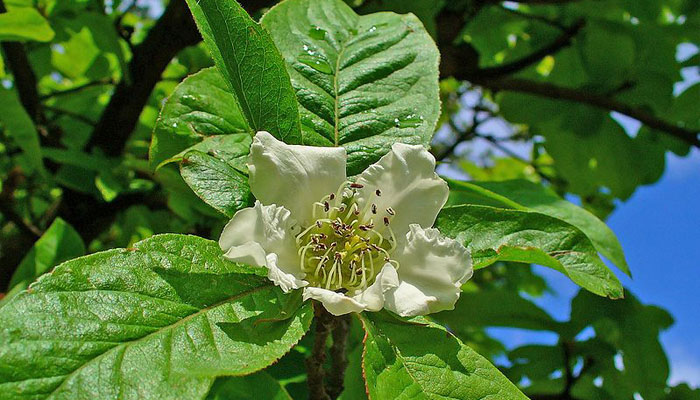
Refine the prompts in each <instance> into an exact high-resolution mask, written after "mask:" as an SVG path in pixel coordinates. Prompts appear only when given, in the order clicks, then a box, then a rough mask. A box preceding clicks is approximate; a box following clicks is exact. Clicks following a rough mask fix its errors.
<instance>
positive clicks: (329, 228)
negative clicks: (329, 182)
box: [295, 182, 398, 294]
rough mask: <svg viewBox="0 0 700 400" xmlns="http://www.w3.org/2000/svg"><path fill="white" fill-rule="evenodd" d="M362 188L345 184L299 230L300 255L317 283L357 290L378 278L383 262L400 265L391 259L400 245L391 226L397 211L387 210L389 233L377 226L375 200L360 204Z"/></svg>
mask: <svg viewBox="0 0 700 400" xmlns="http://www.w3.org/2000/svg"><path fill="white" fill-rule="evenodd" d="M362 187H364V185H362V184H357V183H351V182H344V183H343V184H342V185H341V186H340V187H339V188H338V191H337V192H336V193H330V194H328V195H326V196H324V197H323V198H322V199H321V200H320V201H319V202H316V203H314V205H313V212H312V215H313V216H314V219H315V220H314V223H313V224H311V226H309V227H307V228H305V229H301V228H300V229H298V230H299V231H302V232H301V233H299V234H298V235H296V237H295V238H296V242H297V248H298V255H299V257H300V262H301V265H302V269H303V271H304V272H306V274H307V279H308V280H309V282H310V284H311V285H313V286H317V287H322V288H326V289H327V290H333V291H336V292H339V293H350V294H356V293H357V292H358V291H359V290H363V289H365V288H367V286H368V285H370V284H372V283H373V282H374V280H375V278H376V275H377V273H378V272H379V270H378V269H379V268H378V267H379V266H380V264H382V263H389V264H391V265H392V266H395V267H398V262H396V261H394V260H391V257H390V256H391V253H392V252H393V251H394V249H395V247H396V238H395V236H394V232H393V230H392V229H391V228H390V227H389V223H390V222H391V216H393V215H395V212H394V210H393V209H391V208H386V214H384V216H382V221H383V222H384V224H385V225H386V228H382V229H387V230H388V232H389V233H388V234H387V233H386V232H384V231H382V230H379V229H375V217H374V215H377V213H378V206H377V204H376V203H373V202H371V201H366V202H365V203H362V204H361V205H360V203H358V201H357V199H358V197H359V196H360V193H358V191H357V190H356V189H360V188H362ZM375 189H376V188H375ZM375 194H376V195H377V196H380V195H381V191H380V190H379V189H376V190H375ZM370 212H371V213H370ZM317 215H318V216H320V218H318V217H317ZM309 250H311V251H309ZM377 263H380V264H377Z"/></svg>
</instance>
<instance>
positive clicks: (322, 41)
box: [261, 0, 440, 175]
mask: <svg viewBox="0 0 700 400" xmlns="http://www.w3.org/2000/svg"><path fill="white" fill-rule="evenodd" d="M261 23H262V24H263V26H264V27H265V28H267V29H268V30H269V31H270V33H271V35H272V38H273V40H274V41H275V44H276V45H277V47H278V48H279V49H280V51H281V52H282V54H283V55H284V59H285V61H286V62H287V70H288V71H289V74H290V76H291V78H292V85H293V86H294V89H295V90H296V94H297V99H298V100H299V107H300V108H299V110H300V113H301V122H302V132H303V136H304V143H305V144H313V145H321V146H330V145H336V146H338V145H341V146H343V147H345V148H346V149H347V152H348V173H349V174H351V175H352V174H357V173H359V172H361V171H362V170H363V169H364V168H366V167H367V166H368V165H369V164H371V163H373V162H375V161H377V160H378V159H379V158H380V157H381V156H382V155H384V154H385V153H386V152H388V151H389V149H390V148H391V145H392V144H393V143H396V142H403V143H411V144H423V145H424V146H428V145H429V144H430V139H431V138H432V136H433V132H434V130H435V124H436V122H437V119H438V117H439V114H440V100H439V94H438V60H439V53H438V50H437V48H436V46H435V43H434V42H433V40H432V39H431V37H430V35H429V34H428V33H427V32H426V30H425V28H424V27H423V24H422V23H421V22H420V20H419V19H418V18H416V17H415V16H414V15H413V14H407V15H398V14H394V13H387V12H383V13H376V14H370V15H364V16H358V15H357V14H355V12H354V11H353V10H352V9H351V8H350V7H348V6H347V5H346V4H345V3H344V2H343V1H341V0H287V1H284V2H281V3H280V4H278V5H277V6H275V7H273V8H272V9H271V10H270V11H269V12H268V13H267V14H266V15H265V16H264V17H263V19H262V21H261Z"/></svg>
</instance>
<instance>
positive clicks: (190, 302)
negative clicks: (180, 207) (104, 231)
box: [0, 235, 312, 399]
mask: <svg viewBox="0 0 700 400" xmlns="http://www.w3.org/2000/svg"><path fill="white" fill-rule="evenodd" d="M261 275H264V271H262V270H261V269H260V268H254V267H249V266H245V265H241V264H236V263H232V262H229V261H227V260H225V259H224V258H223V256H222V254H221V250H220V249H219V247H218V245H217V244H216V243H215V242H212V241H209V240H205V239H202V238H199V237H196V236H183V235H161V236H154V237H152V238H150V239H147V240H144V241H142V242H139V243H137V244H136V245H134V248H132V249H126V250H123V249H115V250H110V251H106V252H103V253H97V254H93V255H90V256H86V257H82V258H78V259H75V260H72V261H68V262H66V263H64V264H62V265H60V266H58V267H56V269H55V270H54V271H53V272H52V273H51V274H48V275H44V276H43V277H41V278H40V279H39V280H38V281H37V282H36V283H34V284H33V285H32V286H31V287H30V288H29V291H27V292H23V293H20V294H19V295H17V296H16V297H15V298H14V299H13V300H12V301H11V302H9V303H8V304H7V305H5V306H4V307H2V308H0V325H1V326H2V327H3V329H2V331H0V393H4V395H5V397H4V398H8V399H20V398H22V399H26V398H33V399H43V398H46V397H51V398H66V399H92V398H96V397H98V398H119V399H142V398H159V399H183V398H203V397H204V396H205V395H206V393H207V392H208V390H209V388H210V386H211V384H212V382H213V381H214V379H215V377H217V376H221V375H234V376H235V375H247V374H250V373H252V372H255V371H258V370H260V369H262V368H265V367H267V366H268V365H270V364H271V363H273V362H274V361H275V360H277V359H278V358H279V357H281V356H282V355H283V354H285V353H286V352H287V351H289V349H290V348H291V347H292V346H293V345H294V344H295V343H297V341H299V339H300V338H301V337H302V336H303V335H304V333H305V332H306V330H307V329H308V327H309V324H310V322H311V316H312V315H311V314H312V313H311V312H310V308H309V307H308V305H306V306H305V305H302V303H301V298H300V296H299V295H284V294H283V293H282V292H281V291H280V290H279V289H278V288H277V287H276V286H274V285H272V284H271V282H270V281H268V280H267V279H266V278H265V277H264V276H261Z"/></svg>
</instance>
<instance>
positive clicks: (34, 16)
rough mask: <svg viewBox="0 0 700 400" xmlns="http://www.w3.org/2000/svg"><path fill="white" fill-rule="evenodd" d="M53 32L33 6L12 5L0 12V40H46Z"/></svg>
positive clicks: (52, 35) (47, 22)
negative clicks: (6, 10)
mask: <svg viewBox="0 0 700 400" xmlns="http://www.w3.org/2000/svg"><path fill="white" fill-rule="evenodd" d="M53 37H54V32H53V29H51V26H50V25H49V21H47V20H46V18H44V17H43V16H42V15H41V14H39V12H38V11H37V10H36V9H35V8H33V7H13V8H11V9H10V10H8V12H6V13H2V14H0V40H2V41H5V40H18V41H25V40H36V41H39V42H48V41H49V40H51V39H53Z"/></svg>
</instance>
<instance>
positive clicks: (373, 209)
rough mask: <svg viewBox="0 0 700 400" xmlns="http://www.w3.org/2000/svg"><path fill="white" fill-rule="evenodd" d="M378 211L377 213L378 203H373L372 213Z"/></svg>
mask: <svg viewBox="0 0 700 400" xmlns="http://www.w3.org/2000/svg"><path fill="white" fill-rule="evenodd" d="M376 213H377V205H376V204H372V214H376Z"/></svg>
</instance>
